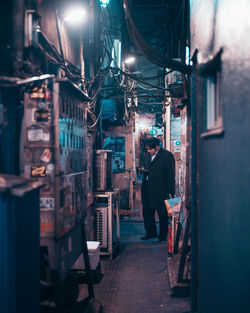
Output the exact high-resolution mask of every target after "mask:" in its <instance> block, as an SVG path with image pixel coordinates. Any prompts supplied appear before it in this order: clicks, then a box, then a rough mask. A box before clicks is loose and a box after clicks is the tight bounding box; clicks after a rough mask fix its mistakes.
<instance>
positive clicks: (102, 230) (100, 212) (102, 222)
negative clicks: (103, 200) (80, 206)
mask: <svg viewBox="0 0 250 313" xmlns="http://www.w3.org/2000/svg"><path fill="white" fill-rule="evenodd" d="M107 217H108V208H107V207H100V208H96V219H95V220H96V229H95V231H96V240H97V241H100V247H101V248H105V249H107V248H108V227H107V226H108V219H107Z"/></svg>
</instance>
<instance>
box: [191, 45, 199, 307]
mask: <svg viewBox="0 0 250 313" xmlns="http://www.w3.org/2000/svg"><path fill="white" fill-rule="evenodd" d="M197 53H198V50H197V49H196V50H195V53H194V56H193V58H192V61H193V64H194V67H195V71H194V72H193V73H192V75H191V79H192V90H194V92H193V93H192V97H191V124H192V146H191V147H192V148H191V153H192V163H191V164H192V174H191V176H192V177H191V179H192V183H191V185H192V191H191V194H192V197H191V199H192V200H191V258H192V266H191V312H196V311H197V300H198V296H197V290H198V286H197V281H198V280H197V278H198V267H197V265H198V262H197V257H198V236H197V229H198V228H197V223H198V218H197V213H198V206H197V195H198V192H197V185H198V177H197V173H198V171H197V159H198V155H197V146H198V142H197V136H198V123H197V118H198V117H197V115H198V114H197V113H198V112H197V111H198V110H197V99H198V98H197Z"/></svg>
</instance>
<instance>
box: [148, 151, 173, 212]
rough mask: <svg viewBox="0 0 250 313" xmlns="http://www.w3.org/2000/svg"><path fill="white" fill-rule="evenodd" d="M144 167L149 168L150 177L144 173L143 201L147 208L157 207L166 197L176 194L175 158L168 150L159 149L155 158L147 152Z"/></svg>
mask: <svg viewBox="0 0 250 313" xmlns="http://www.w3.org/2000/svg"><path fill="white" fill-rule="evenodd" d="M144 167H145V169H147V170H148V175H147V176H148V179H147V178H146V175H144V178H143V182H142V203H143V206H145V207H146V208H147V209H151V208H152V209H156V208H159V207H161V206H162V205H163V203H164V200H165V199H169V197H170V195H172V196H174V194H175V160H174V156H173V154H172V153H171V152H169V151H168V150H164V149H162V148H160V149H159V151H158V153H157V155H156V156H155V158H154V160H153V161H152V162H151V155H150V154H149V153H147V154H146V155H145V159H144Z"/></svg>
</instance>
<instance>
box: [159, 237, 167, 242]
mask: <svg viewBox="0 0 250 313" xmlns="http://www.w3.org/2000/svg"><path fill="white" fill-rule="evenodd" d="M166 240H167V239H166V238H160V237H159V238H158V242H159V243H164V242H166Z"/></svg>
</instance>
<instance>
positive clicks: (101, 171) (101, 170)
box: [94, 150, 112, 191]
mask: <svg viewBox="0 0 250 313" xmlns="http://www.w3.org/2000/svg"><path fill="white" fill-rule="evenodd" d="M94 178H95V180H94V181H95V189H96V190H98V191H104V190H106V189H111V188H112V151H111V150H96V152H95V175H94Z"/></svg>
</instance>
